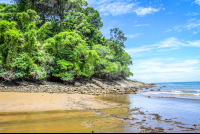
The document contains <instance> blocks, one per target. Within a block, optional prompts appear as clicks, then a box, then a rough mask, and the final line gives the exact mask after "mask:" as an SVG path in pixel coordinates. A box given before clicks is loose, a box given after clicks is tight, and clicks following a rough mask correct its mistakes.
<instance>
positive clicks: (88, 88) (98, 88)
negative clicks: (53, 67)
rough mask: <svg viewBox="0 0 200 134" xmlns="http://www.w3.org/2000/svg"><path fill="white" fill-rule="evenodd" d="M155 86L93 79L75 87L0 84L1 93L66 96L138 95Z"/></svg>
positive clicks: (23, 83)
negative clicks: (144, 89) (60, 94)
mask: <svg viewBox="0 0 200 134" xmlns="http://www.w3.org/2000/svg"><path fill="white" fill-rule="evenodd" d="M151 87H154V84H148V83H144V82H139V81H132V80H128V79H127V80H110V81H108V80H104V79H97V78H93V79H92V80H90V81H85V82H79V81H76V82H75V84H74V85H64V84H61V83H58V82H49V81H44V82H43V84H36V83H34V82H29V81H21V82H19V83H17V84H16V83H13V82H7V83H3V82H1V83H0V92H21V93H64V94H89V95H101V94H136V92H137V90H140V89H142V88H151Z"/></svg>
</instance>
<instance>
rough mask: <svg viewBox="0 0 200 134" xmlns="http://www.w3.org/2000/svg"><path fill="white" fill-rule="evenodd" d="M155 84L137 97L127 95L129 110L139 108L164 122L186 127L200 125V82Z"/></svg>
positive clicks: (140, 92)
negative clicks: (176, 122)
mask: <svg viewBox="0 0 200 134" xmlns="http://www.w3.org/2000/svg"><path fill="white" fill-rule="evenodd" d="M156 84H157V85H156V87H154V88H150V89H143V90H141V91H139V93H138V94H137V95H129V99H130V102H131V104H130V108H135V107H139V108H140V109H141V111H146V112H147V113H157V114H159V115H160V116H162V119H164V120H165V119H172V120H174V121H179V122H182V123H184V124H185V125H187V127H192V126H193V125H194V124H200V82H168V83H156ZM151 89H154V90H155V91H150V90H151ZM157 89H160V91H156V90H157ZM157 125H159V124H157ZM179 132H180V131H179Z"/></svg>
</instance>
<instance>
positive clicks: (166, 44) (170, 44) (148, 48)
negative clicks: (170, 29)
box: [125, 37, 200, 58]
mask: <svg viewBox="0 0 200 134" xmlns="http://www.w3.org/2000/svg"><path fill="white" fill-rule="evenodd" d="M180 47H200V40H196V41H181V40H178V39H177V38H174V37H170V38H167V39H165V40H163V41H161V42H158V43H156V44H152V45H144V46H141V47H137V48H126V49H125V51H126V52H127V53H129V55H131V57H132V58H136V57H144V56H148V55H157V54H160V53H163V52H164V51H171V50H175V49H179V48H180Z"/></svg>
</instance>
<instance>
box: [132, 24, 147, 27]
mask: <svg viewBox="0 0 200 134" xmlns="http://www.w3.org/2000/svg"><path fill="white" fill-rule="evenodd" d="M140 26H149V24H137V25H134V27H140Z"/></svg>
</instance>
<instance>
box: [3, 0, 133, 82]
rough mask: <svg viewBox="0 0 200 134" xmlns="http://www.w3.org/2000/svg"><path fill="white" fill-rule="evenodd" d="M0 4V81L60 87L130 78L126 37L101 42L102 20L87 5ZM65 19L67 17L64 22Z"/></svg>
mask: <svg viewBox="0 0 200 134" xmlns="http://www.w3.org/2000/svg"><path fill="white" fill-rule="evenodd" d="M14 1H15V2H16V4H12V5H5V4H0V77H1V78H3V79H5V80H13V79H18V78H26V79H46V78H48V77H52V76H54V77H57V78H60V79H61V80H63V81H73V80H75V79H76V78H86V79H88V78H90V77H93V76H96V77H100V78H107V79H116V78H118V77H122V78H126V77H129V76H131V75H133V74H132V73H131V72H130V70H129V68H128V66H129V65H131V64H132V61H131V57H130V56H129V55H128V54H127V53H126V52H125V51H124V50H123V48H124V47H125V46H124V41H126V39H127V38H126V37H125V36H124V34H123V32H122V31H121V30H119V29H118V28H115V29H111V39H106V38H105V37H103V35H102V33H101V32H100V31H99V29H100V28H101V27H102V26H103V23H102V22H101V17H100V14H99V12H98V11H97V10H95V9H94V8H92V7H86V8H84V6H86V5H87V2H86V1H85V0H55V1H54V0H50V1H48V0H42V1H41V0H14ZM65 15H66V16H65Z"/></svg>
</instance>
